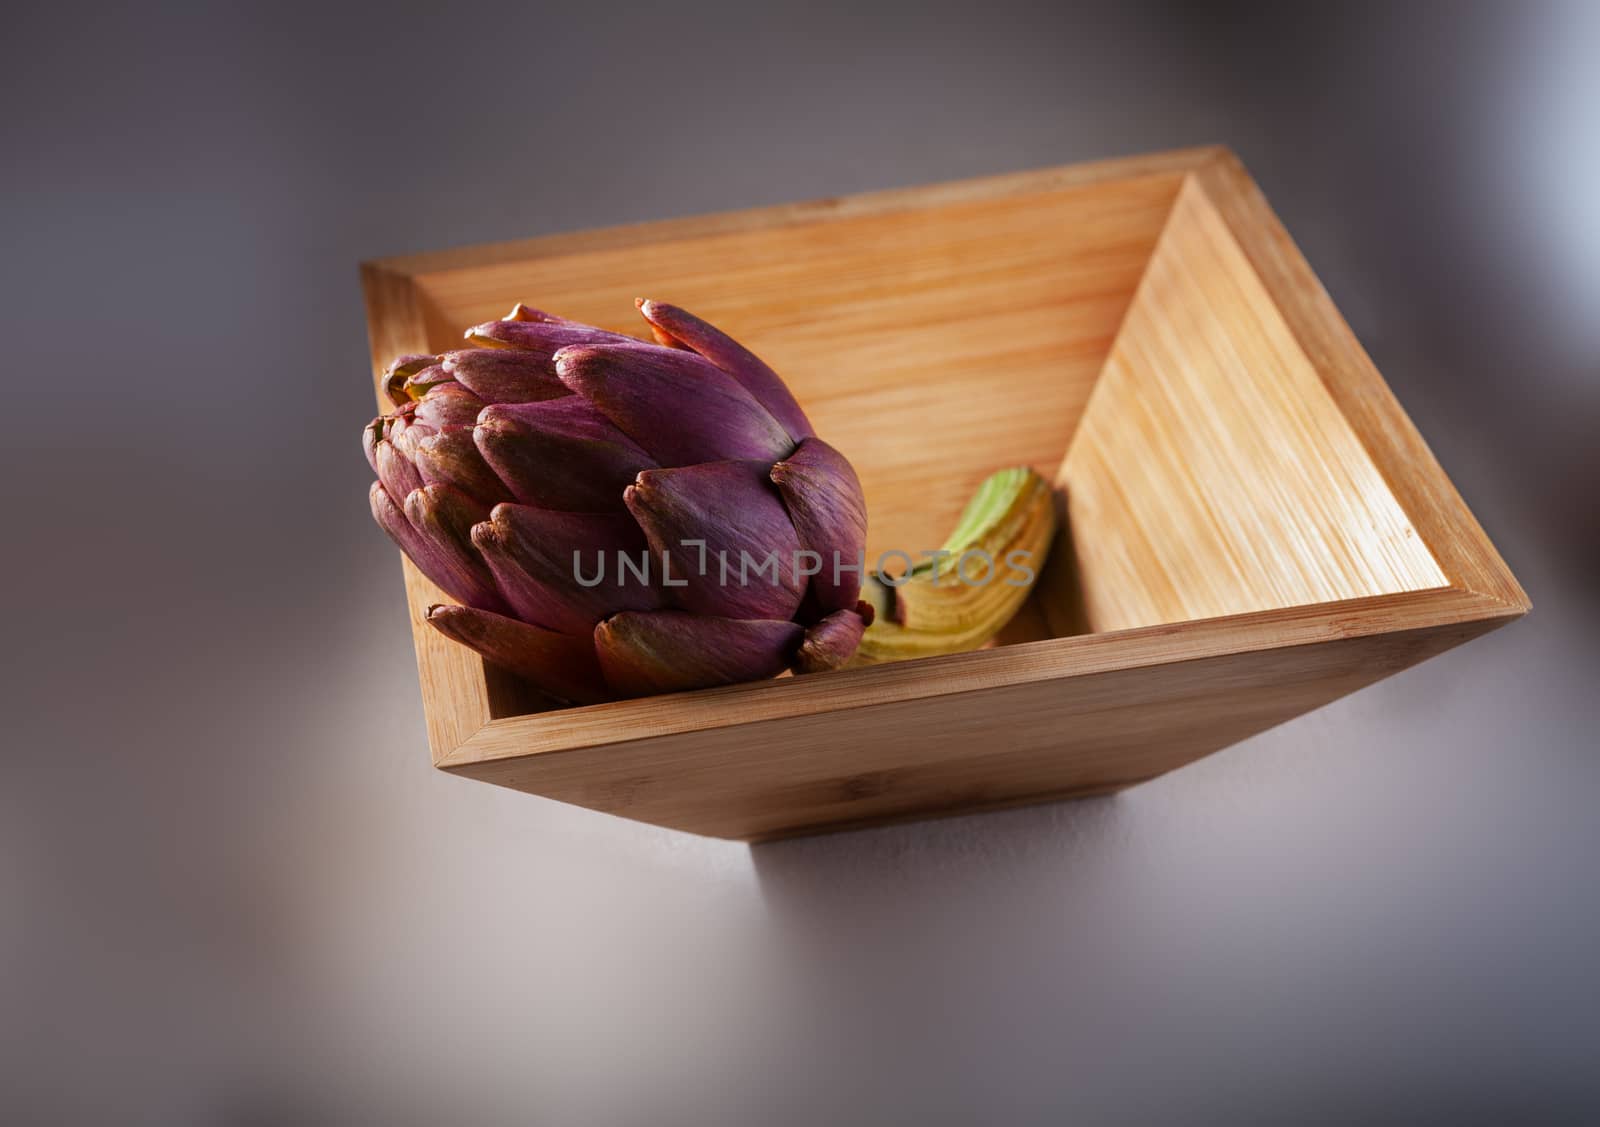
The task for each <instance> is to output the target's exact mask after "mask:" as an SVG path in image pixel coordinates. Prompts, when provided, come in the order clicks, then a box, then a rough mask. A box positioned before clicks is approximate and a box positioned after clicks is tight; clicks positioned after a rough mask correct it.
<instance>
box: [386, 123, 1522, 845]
mask: <svg viewBox="0 0 1600 1127" xmlns="http://www.w3.org/2000/svg"><path fill="white" fill-rule="evenodd" d="M364 284H365V287H366V293H367V302H368V317H369V323H370V331H371V337H372V346H373V352H374V361H375V374H376V372H377V371H380V370H381V367H382V364H383V363H384V362H386V361H387V360H388V358H389V357H390V356H392V355H393V354H395V353H397V352H402V351H414V350H417V349H418V348H419V347H420V346H421V345H423V344H425V345H426V346H427V348H428V349H431V350H438V349H443V348H447V347H451V346H453V345H454V344H455V342H456V341H457V340H459V334H460V332H461V330H462V329H463V328H465V327H466V326H467V325H469V324H472V323H476V322H478V321H482V320H486V319H489V318H491V317H496V316H499V315H501V314H503V313H504V312H505V311H506V310H507V309H509V308H510V306H511V304H512V303H513V302H514V301H517V300H525V301H528V302H529V303H531V304H535V305H543V306H545V307H547V308H551V309H553V310H554V311H557V312H560V313H563V314H565V315H568V316H573V317H578V318H580V319H583V320H586V321H591V322H594V323H597V324H602V325H605V326H607V327H611V328H618V329H623V330H625V331H630V332H638V326H637V323H635V322H634V320H633V317H634V314H633V311H632V310H633V306H632V299H633V298H634V297H635V296H639V295H647V296H655V297H660V298H663V299H666V300H671V301H675V302H678V303H680V304H683V305H686V306H688V307H689V308H692V309H694V310H695V311H697V312H699V313H701V314H702V315H705V316H707V317H709V318H711V319H712V320H714V321H717V322H718V323H719V324H722V325H723V326H724V327H726V328H728V329H729V330H730V331H731V332H733V333H734V334H735V335H736V336H738V337H740V338H741V339H743V340H745V341H746V342H747V343H749V344H751V345H752V346H753V347H754V348H755V349H756V350H757V351H759V352H760V353H762V355H763V356H765V357H766V358H767V359H768V360H770V361H771V362H773V364H774V366H775V367H777V368H778V369H779V370H780V371H781V372H783V373H784V375H785V377H786V378H787V379H788V381H789V382H790V384H791V385H792V386H793V387H794V388H795V390H796V392H797V393H798V394H799V396H800V398H801V399H802V401H803V402H804V403H805V405H806V407H807V410H808V412H809V413H810V414H811V416H812V419H813V421H814V422H816V424H817V426H818V429H819V431H820V432H821V433H823V434H824V435H826V436H827V437H828V438H829V439H830V441H834V442H836V443H837V444H838V445H839V446H840V447H841V448H842V449H844V450H845V451H846V452H847V453H848V454H849V455H850V456H851V458H852V460H853V461H854V463H855V465H856V466H857V468H858V470H859V472H860V474H861V477H862V480H863V484H864V486H865V488H866V492H867V497H868V505H869V510H870V512H871V514H872V518H873V528H872V534H871V548H872V550H873V551H878V550H882V549H883V548H885V547H891V546H892V547H902V548H907V549H909V550H913V551H915V550H917V549H920V548H923V547H932V546H934V545H935V544H936V543H938V542H939V541H940V540H941V539H942V537H943V535H944V533H945V532H946V531H947V530H948V527H949V525H950V523H951V521H952V520H953V519H954V517H955V515H956V513H957V512H958V511H959V509H960V507H961V505H962V504H963V503H964V501H965V500H966V497H967V496H968V494H969V493H970V491H971V489H972V488H973V487H974V486H975V484H976V483H977V481H978V480H980V479H981V478H982V476H984V475H985V474H987V473H988V472H990V471H991V470H993V469H994V468H996V467H997V466H1000V465H1004V464H1008V463H1018V462H1026V463H1029V464H1032V465H1034V466H1035V467H1036V468H1038V469H1040V470H1041V471H1042V472H1045V473H1046V474H1047V475H1055V474H1057V473H1058V472H1059V474H1060V478H1059V480H1060V482H1061V483H1062V485H1063V487H1064V497H1065V500H1064V509H1065V511H1067V512H1068V514H1069V515H1070V517H1071V520H1072V525H1071V528H1070V535H1071V540H1070V542H1069V544H1070V546H1069V548H1068V549H1067V550H1066V551H1065V552H1062V553H1061V555H1062V557H1063V563H1064V565H1065V566H1063V567H1061V568H1056V569H1052V574H1051V577H1050V578H1051V580H1052V582H1051V584H1049V585H1042V586H1041V589H1040V591H1039V593H1038V595H1037V596H1036V598H1035V600H1034V604H1035V605H1034V611H1033V612H1032V613H1030V616H1029V619H1028V621H1027V622H1025V623H1022V624H1020V625H1019V626H1018V627H1017V628H1016V629H1013V630H1011V631H1008V632H1007V633H1006V635H1005V636H1004V637H1003V638H1002V642H1007V643H1012V644H1001V645H997V646H995V647H993V648H990V649H986V650H983V651H979V652H974V653H967V654H958V655H953V656H951V657H946V658H936V659H928V660H924V661H919V662H910V663H905V664H902V665H896V666H884V667H878V668H871V669H862V670H850V671H844V672H839V673H832V674H826V675H821V676H813V677H805V678H785V679H783V680H779V681H773V682H766V683H760V684H751V685H739V686H731V687H729V688H725V689H713V690H706V691H702V692H695V693H680V694H673V695H668V696H660V697H653V698H649V699H645V700H639V701H628V702H618V703H613V704H604V705H597V706H593V707H589V708H581V709H569V710H564V711H555V712H546V713H540V714H530V713H528V712H527V701H526V698H525V695H524V694H523V693H522V692H521V691H520V689H519V687H518V685H517V683H516V682H514V681H513V680H511V679H510V678H507V677H505V676H504V675H502V674H500V673H499V672H498V671H496V670H494V669H492V668H486V667H485V666H484V663H483V662H482V661H481V660H480V659H478V658H477V657H476V655H474V654H472V653H471V651H468V650H466V649H464V648H463V647H459V646H455V645H452V644H450V643H447V642H445V641H444V640H443V639H442V638H441V637H439V636H437V635H436V634H435V633H434V632H433V631H431V630H430V629H428V628H427V627H426V625H425V623H423V621H422V619H421V614H422V612H423V610H424V609H425V608H426V606H427V605H428V603H430V602H435V601H440V600H441V599H442V596H441V595H440V594H439V593H438V592H437V590H436V589H434V588H433V587H432V586H431V585H430V584H429V583H428V582H427V581H426V580H425V579H423V578H422V577H421V576H420V575H419V574H417V573H416V571H415V569H413V568H411V567H410V565H409V564H408V565H406V591H407V599H408V603H409V606H410V611H411V615H412V622H413V627H414V633H415V636H416V640H417V650H418V664H419V668H420V670H421V680H422V690H423V699H424V705H425V711H426V712H427V715H428V725H429V739H430V744H431V746H432V748H433V755H434V760H435V763H436V764H437V765H438V766H440V767H441V768H443V769H445V770H448V771H451V772H453V773H457V774H461V775H465V776H468V777H472V778H477V779H483V780H486V781H490V782H495V783H499V784H502V785H506V786H512V787H516V788H518V789H522V790H527V791H531V792H533V793H536V794H542V795H546V796H549V797H552V798H557V799H560V800H562V801H567V802H574V803H577V804H579V805H583V806H587V807H589V808H591V809H595V810H601V811H606V812H609V813H613V814H618V815H621V816H624V817H629V818H636V819H640V820H643V821H649V822H654V823H656V824H659V825H666V826H673V827H676V828H680V829H685V830H690V831H692V832H696V833H707V834H715V835H719V836H725V837H735V838H743V839H748V840H764V839H766V838H770V837H775V836H786V835H790V834H796V833H807V832H816V831H819V830H825V829H835V828H841V827H848V826H854V825H861V824H870V823H873V822H877V821H883V820H894V819H902V818H908V817H922V816H930V815H933V814H941V813H953V812H960V811H964V810H971V809H979V808H989V807H992V806H996V805H1014V804H1016V803H1020V802H1027V801H1040V800H1047V799H1049V798H1053V797H1059V796H1062V795H1069V794H1087V793H1105V792H1106V791H1108V790H1114V789H1116V788H1118V787H1120V786H1124V785H1129V784H1131V783H1133V782H1137V781H1139V780H1142V779H1146V778H1150V777H1153V776H1155V775H1157V774H1160V773H1162V772H1165V771H1168V770H1171V769H1173V768H1175V767H1177V766H1181V765H1182V764H1183V763H1185V762H1188V761H1190V760H1192V759H1194V758H1196V757H1198V756H1200V755H1203V754H1206V753H1208V752H1210V751H1213V750H1215V749H1217V748H1219V747H1223V746H1226V745H1227V744H1229V743H1232V742H1234V741H1236V740H1238V739H1240V738H1242V737H1244V736H1245V735H1248V734H1250V733H1252V732H1255V731H1259V730H1261V729H1262V728H1264V727H1268V726H1271V725H1272V724H1276V723H1279V722H1281V721H1282V720H1285V719H1288V718H1289V717H1292V716H1294V715H1297V714H1299V713H1300V712H1303V711H1305V710H1307V709H1309V708H1314V707H1317V706H1318V705H1320V704H1322V703H1325V702H1326V701H1328V700H1331V699H1333V698H1334V697H1336V696H1339V695H1342V694H1343V693H1346V692H1349V691H1351V690H1352V689H1354V688H1358V687H1360V686H1361V685H1363V684H1366V683H1369V682H1370V681H1372V680H1375V679H1377V678H1378V677H1381V676H1385V675H1387V674H1388V673H1391V672H1394V671H1395V670H1398V669H1401V668H1404V667H1405V666H1407V665H1409V664H1411V663H1413V662H1415V661H1418V660H1421V659H1423V658H1425V657H1427V656H1430V655H1431V654H1433V653H1436V652H1438V651H1439V650H1441V649H1443V648H1446V647H1448V646H1451V645H1454V644H1457V643H1459V642H1461V641H1463V640H1465V639H1466V638H1469V637H1472V636H1474V635H1476V634H1479V633H1482V632H1483V631H1485V630H1488V629H1492V628H1493V627H1494V626H1496V625H1499V624H1501V623H1503V622H1505V621H1508V620H1510V619H1512V618H1514V617H1516V616H1517V615H1519V614H1521V613H1523V612H1524V611H1526V609H1527V600H1526V596H1524V595H1523V594H1522V591H1521V589H1520V588H1519V587H1518V586H1517V584H1516V581H1515V579H1514V578H1512V576H1511V575H1510V573H1509V571H1507V570H1506V568H1505V565H1504V563H1503V562H1502V561H1501V560H1500V558H1499V556H1498V554H1497V553H1496V552H1495V550H1494V548H1493V546H1492V545H1491V544H1490V543H1489V541H1488V540H1487V538H1486V537H1485V536H1484V535H1483V532H1482V530H1481V529H1480V528H1479V527H1478V525H1477V523H1476V522H1475V521H1474V520H1473V518H1472V516H1471V514H1470V513H1469V512H1468V511H1467V510H1466V508H1465V506H1464V505H1463V504H1462V503H1461V500H1460V498H1459V496H1457V495H1456V493H1455V490H1454V489H1453V487H1451V486H1450V483H1449V481H1448V480H1447V479H1446V478H1445V475H1444V473H1443V471H1442V470H1440V469H1439V467H1438V465H1437V464H1436V463H1435V462H1434V460H1433V458H1432V456H1431V454H1429V452H1428V450H1427V448H1426V446H1425V445H1424V444H1423V443H1422V440H1421V439H1420V437H1419V436H1417V434H1416V431H1415V429H1414V428H1412V427H1411V425H1410V423H1409V421H1408V420H1407V419H1406V418H1405V415H1404V413H1403V412H1402V411H1401V409H1400V407H1399V405H1398V404H1397V403H1395V401H1394V399H1393V397H1392V396H1391V395H1390V394H1389V393H1388V390H1387V388H1386V387H1384V385H1383V382H1382V379H1381V378H1380V377H1379V376H1378V374H1377V372H1376V370H1375V369H1373V367H1372V365H1371V362H1370V360H1368V359H1367V358H1366V356H1365V354H1364V353H1363V352H1362V351H1361V349H1360V346H1359V344H1357V343H1356V341H1355V339H1354V337H1353V336H1352V335H1351V334H1350V332H1349V329H1348V327H1347V326H1345V324H1344V322H1343V320H1342V319H1341V318H1340V317H1339V315H1338V313H1337V311H1336V310H1335V309H1334V308H1333V305H1332V303H1331V301H1329V300H1328V298H1327V295H1326V293H1325V292H1323V290H1322V288H1321V287H1320V285H1319V284H1318V283H1317V282H1316V279H1315V277H1314V275H1313V274H1312V273H1311V270H1310V268H1309V267H1308V266H1307V265H1306V264H1305V262H1304V260H1303V259H1302V258H1301V257H1300V255H1299V253H1298V251H1296V250H1295V248H1294V245H1293V243H1292V242H1290V241H1289V239H1288V236H1287V235H1286V234H1284V233H1283V230H1282V227H1281V225H1279V224H1278V222H1277V220H1276V218H1275V217H1273V215H1272V214H1271V211H1270V209H1269V208H1268V207H1267V205H1266V203H1265V201H1264V200H1263V199H1262V198H1261V196H1260V194H1259V192H1257V191H1256V189H1255V187H1254V185H1253V184H1252V183H1251V182H1250V181H1249V178H1248V176H1247V175H1246V174H1245V173H1244V172H1243V170H1242V168H1241V167H1240V166H1239V165H1238V162H1237V161H1236V160H1235V159H1234V158H1233V157H1232V156H1231V154H1228V153H1227V152H1225V151H1223V150H1218V149H1202V150H1186V151H1183V152H1178V153H1169V154H1157V155H1155V156H1152V157H1143V158H1135V159H1131V160H1124V161H1112V162H1102V163H1099V164H1092V165H1082V166H1073V167H1070V168H1065V169H1049V170H1041V171H1036V172H1028V173H1020V174H1016V175H1014V176H1007V177H997V178H989V179H985V180H979V181H967V182H962V183H959V184H951V185H936V186H932V187H928V188H917V189H907V190H897V191H892V192H884V193H874V194H871V195H868V196H860V197H852V198H848V199H842V200H827V201H817V202H815V203H809V204H793V205H784V206H782V207H778V208H769V209H761V210H757V211H749V212H739V213H733V214H728V215H721V216H705V217H694V218H689V219H679V220H669V221H665V222H662V223H656V224H645V225H640V226H635V227H628V228H615V229H611V230H607V231H598V232H584V233H580V234H574V235H557V236H548V237H545V238H541V239H535V240H528V241H523V242H519V243H511V244H502V245H499V246H495V247H482V248H469V249H465V250H458V251H447V252H442V253H438V254H430V255H422V256H414V257H410V258H403V259H390V260H385V261H383V262H381V263H374V264H370V265H369V266H368V267H366V268H365V269H364ZM641 335H642V334H641ZM1050 633H1054V634H1056V635H1060V636H1056V637H1048V636H1045V635H1047V634H1050Z"/></svg>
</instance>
